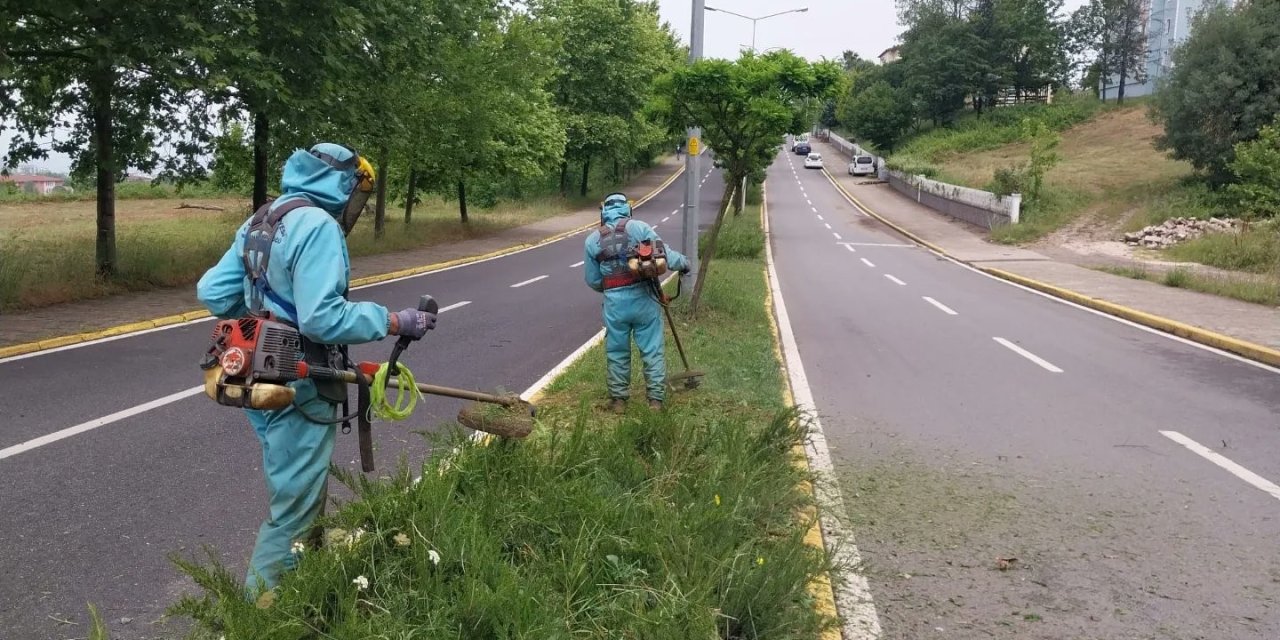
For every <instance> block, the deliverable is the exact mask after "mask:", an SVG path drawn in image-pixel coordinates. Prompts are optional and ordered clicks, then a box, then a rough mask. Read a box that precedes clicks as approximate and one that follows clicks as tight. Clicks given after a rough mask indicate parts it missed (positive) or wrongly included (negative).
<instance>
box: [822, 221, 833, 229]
mask: <svg viewBox="0 0 1280 640" xmlns="http://www.w3.org/2000/svg"><path fill="white" fill-rule="evenodd" d="M822 226H824V227H826V228H828V229H830V228H831V223H830V222H824V223H822Z"/></svg>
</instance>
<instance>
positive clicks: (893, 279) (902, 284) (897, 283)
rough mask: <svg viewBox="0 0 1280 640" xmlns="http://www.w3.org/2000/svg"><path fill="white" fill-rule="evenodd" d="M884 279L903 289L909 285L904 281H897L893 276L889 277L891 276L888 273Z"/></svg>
mask: <svg viewBox="0 0 1280 640" xmlns="http://www.w3.org/2000/svg"><path fill="white" fill-rule="evenodd" d="M884 277H886V278H888V279H889V281H890V282H892V283H894V284H896V285H898V286H902V287H905V286H907V283H905V282H903V281H901V280H899V279H897V278H895V277H893V276H891V275H889V274H887V273H886V274H884Z"/></svg>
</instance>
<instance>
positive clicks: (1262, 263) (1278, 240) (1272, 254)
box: [1167, 223, 1280, 273]
mask: <svg viewBox="0 0 1280 640" xmlns="http://www.w3.org/2000/svg"><path fill="white" fill-rule="evenodd" d="M1167 252H1168V254H1169V255H1170V256H1172V257H1174V258H1175V259H1177V260H1182V261H1186V262H1199V263H1200V264H1205V265H1209V266H1211V267H1219V268H1222V269H1231V270H1234V271H1247V272H1250V273H1275V272H1277V271H1280V227H1277V226H1276V225H1275V224H1271V223H1262V224H1253V225H1249V226H1248V227H1246V228H1245V229H1243V230H1241V231H1239V232H1236V233H1208V234H1205V235H1203V236H1200V237H1199V238H1193V239H1191V240H1188V241H1186V242H1182V243H1179V244H1176V245H1174V246H1172V247H1170V248H1169V249H1168V251H1167Z"/></svg>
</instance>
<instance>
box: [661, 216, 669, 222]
mask: <svg viewBox="0 0 1280 640" xmlns="http://www.w3.org/2000/svg"><path fill="white" fill-rule="evenodd" d="M670 219H671V216H667V217H665V218H663V219H662V221H663V222H666V221H668V220H670Z"/></svg>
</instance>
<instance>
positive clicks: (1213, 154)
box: [1153, 0, 1280, 184]
mask: <svg viewBox="0 0 1280 640" xmlns="http://www.w3.org/2000/svg"><path fill="white" fill-rule="evenodd" d="M1277 50H1280V2H1275V1H1274V0H1266V1H1260V2H1250V3H1247V4H1244V5H1242V6H1240V7H1239V8H1238V9H1235V10H1232V9H1229V8H1227V7H1225V6H1218V7H1214V8H1211V9H1209V10H1207V11H1206V12H1205V13H1204V14H1202V15H1201V16H1200V17H1199V18H1197V19H1196V21H1195V22H1194V26H1193V29H1192V31H1191V36H1190V37H1189V38H1188V39H1187V40H1186V41H1185V42H1184V43H1183V44H1182V46H1180V47H1179V48H1178V49H1177V50H1176V51H1175V52H1174V54H1173V63H1174V66H1173V71H1172V72H1171V73H1170V74H1169V75H1168V76H1166V77H1165V78H1164V79H1163V82H1162V84H1161V86H1160V90H1159V91H1157V92H1156V95H1155V99H1154V105H1153V107H1154V108H1153V117H1154V119H1155V120H1156V121H1157V122H1159V123H1161V124H1163V125H1164V133H1163V134H1162V135H1161V136H1160V138H1159V139H1158V140H1157V142H1156V144H1157V146H1158V147H1159V148H1161V149H1166V150H1169V151H1170V152H1171V155H1172V156H1173V157H1174V158H1177V159H1180V160H1187V161H1190V162H1191V164H1192V165H1193V166H1195V168H1196V169H1198V170H1200V171H1203V172H1205V173H1207V174H1208V175H1209V177H1210V178H1211V180H1212V181H1213V182H1215V183H1218V184H1222V183H1226V182H1230V181H1232V180H1233V178H1234V176H1233V174H1232V172H1231V170H1230V168H1229V165H1230V163H1231V161H1232V159H1233V158H1234V156H1235V151H1234V149H1235V147H1236V145H1237V144H1239V143H1241V142H1246V141H1249V140H1253V139H1255V138H1257V137H1258V132H1259V130H1261V128H1262V127H1263V126H1264V125H1267V124H1270V123H1271V122H1272V121H1273V120H1274V119H1275V117H1276V115H1277V114H1278V113H1280V83H1277V82H1276V78H1280V56H1277V55H1276V51H1277Z"/></svg>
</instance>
